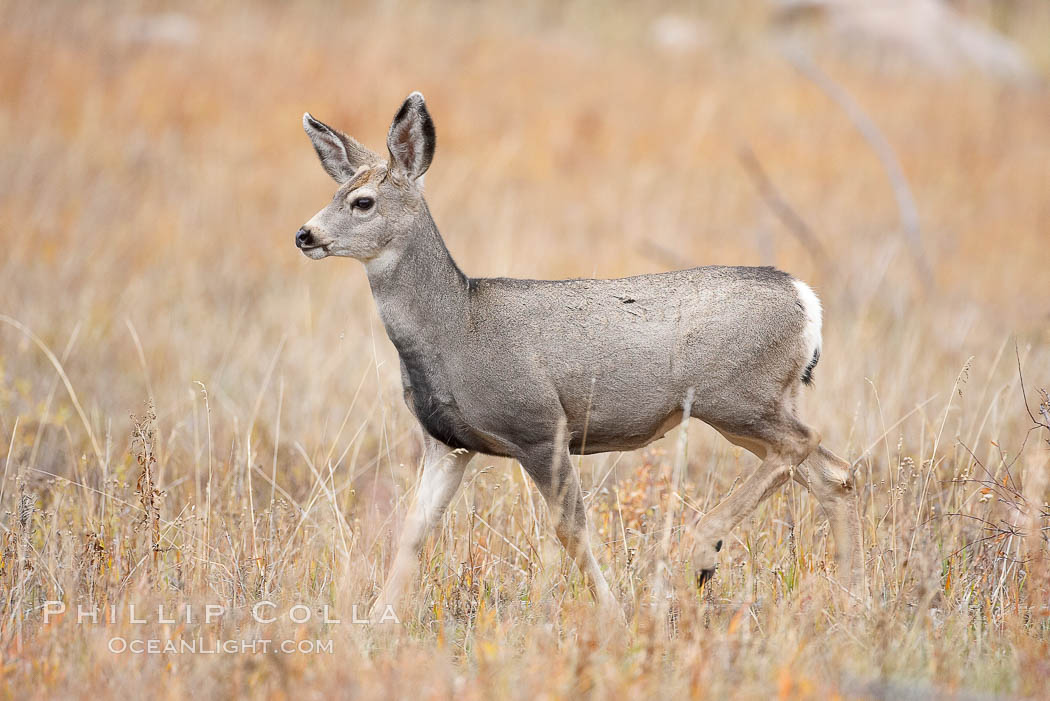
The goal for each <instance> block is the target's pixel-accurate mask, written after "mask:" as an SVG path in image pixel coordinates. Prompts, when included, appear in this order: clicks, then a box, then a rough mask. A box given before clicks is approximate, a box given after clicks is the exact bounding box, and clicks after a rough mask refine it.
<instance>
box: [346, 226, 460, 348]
mask: <svg viewBox="0 0 1050 701" xmlns="http://www.w3.org/2000/svg"><path fill="white" fill-rule="evenodd" d="M407 240H408V243H407V245H406V247H405V248H404V249H403V250H401V251H400V253H399V255H398V256H397V257H396V258H395V259H393V260H387V261H379V260H378V259H377V260H375V261H370V262H369V264H367V265H366V270H367V272H368V283H369V285H370V286H371V288H372V296H373V297H374V298H375V301H376V307H377V308H378V310H379V317H380V318H381V319H382V320H383V325H384V326H385V327H386V332H387V335H388V336H389V337H390V340H391V341H393V343H394V345H395V346H396V347H397V349H398V352H399V353H401V355H402V358H404V356H405V354H406V352H408V353H410V354H412V355H419V354H420V353H422V354H423V355H432V352H427V350H426V349H427V347H430V348H431V349H432V350H436V349H437V348H439V347H440V344H441V342H442V341H446V342H447V340H448V339H449V338H454V335H453V334H455V333H456V331H457V329H458V326H459V325H460V323H461V320H462V319H463V318H464V315H465V312H466V305H467V301H468V279H467V277H466V276H465V275H464V274H463V273H462V271H460V269H459V267H458V266H457V265H456V263H455V261H454V260H452V256H451V254H449V252H448V249H447V248H446V247H445V242H444V241H443V240H442V238H441V234H440V233H438V230H437V226H436V225H435V224H434V220H433V218H431V216H430V212H429V211H427V210H426V209H425V206H424V216H422V217H420V222H419V227H418V230H417V231H415V232H413V233H411V234H410V235H409V236H408V237H407Z"/></svg>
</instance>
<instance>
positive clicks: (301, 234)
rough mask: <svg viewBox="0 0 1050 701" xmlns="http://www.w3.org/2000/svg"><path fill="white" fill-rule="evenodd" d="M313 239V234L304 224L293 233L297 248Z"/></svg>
mask: <svg viewBox="0 0 1050 701" xmlns="http://www.w3.org/2000/svg"><path fill="white" fill-rule="evenodd" d="M312 240H313V234H311V233H310V231H309V230H308V229H307V228H306V227H305V226H304V227H301V228H300V229H299V231H297V232H296V234H295V245H296V246H298V247H299V248H302V247H303V246H309V245H310V242H311V241H312Z"/></svg>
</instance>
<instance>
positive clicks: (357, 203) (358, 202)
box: [351, 197, 376, 212]
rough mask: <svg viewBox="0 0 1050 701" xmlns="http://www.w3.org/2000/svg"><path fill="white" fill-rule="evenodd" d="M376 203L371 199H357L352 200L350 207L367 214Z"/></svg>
mask: <svg viewBox="0 0 1050 701" xmlns="http://www.w3.org/2000/svg"><path fill="white" fill-rule="evenodd" d="M375 203H376V201H375V200H374V199H373V198H371V197H358V198H357V199H355V200H354V202H353V204H352V205H351V206H352V207H353V208H354V209H360V210H361V211H362V212H367V211H368V210H370V209H372V207H374V206H375Z"/></svg>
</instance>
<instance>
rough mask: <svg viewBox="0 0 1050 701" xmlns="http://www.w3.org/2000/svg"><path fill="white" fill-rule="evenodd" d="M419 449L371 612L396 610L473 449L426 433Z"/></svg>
mask: <svg viewBox="0 0 1050 701" xmlns="http://www.w3.org/2000/svg"><path fill="white" fill-rule="evenodd" d="M423 449H424V458H423V474H422V476H421V477H420V480H419V488H418V489H417V490H416V498H415V500H414V501H413V503H412V508H411V510H410V511H409V514H408V518H407V519H406V521H405V525H404V527H403V530H402V531H401V539H400V542H399V544H398V548H397V555H396V556H395V557H394V564H393V567H392V568H391V570H390V574H389V576H388V577H387V580H386V584H385V585H383V590H382V591H381V592H380V593H379V597H378V598H377V599H376V601H375V603H374V604H373V605H372V611H373V613H378V614H382V613H383V612H385V611H386V608H387V606H393V607H394V610H395V611H396V610H397V606H398V604H399V603H400V601H401V598H402V596H403V595H404V592H405V588H406V586H407V585H408V583H409V581H410V580H411V578H412V576H413V574H414V573H415V571H416V567H417V563H418V558H419V552H420V550H422V548H423V543H424V542H425V541H426V538H427V535H428V534H429V533H430V531H431V530H433V528H434V526H435V525H437V523H438V522H439V521H440V520H441V517H442V516H443V515H444V514H445V509H447V508H448V505H449V502H451V501H452V497H453V496H455V494H456V490H458V489H459V485H460V483H461V482H462V481H463V472H464V470H465V469H466V467H467V463H469V462H470V459H471V458H473V457H474V453H472V452H465V451H454V450H453V449H452V448H450V447H448V446H447V445H445V444H444V443H442V442H440V441H438V440H437V439H435V438H433V437H431V436H430V435H429V434H426V433H424V435H423Z"/></svg>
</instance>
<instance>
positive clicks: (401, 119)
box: [386, 92, 437, 180]
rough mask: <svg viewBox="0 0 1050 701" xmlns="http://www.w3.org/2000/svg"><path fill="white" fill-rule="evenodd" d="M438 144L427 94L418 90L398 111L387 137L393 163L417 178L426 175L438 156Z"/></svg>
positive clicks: (412, 177) (411, 176)
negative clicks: (428, 107)
mask: <svg viewBox="0 0 1050 701" xmlns="http://www.w3.org/2000/svg"><path fill="white" fill-rule="evenodd" d="M436 143H437V141H436V139H435V136H434V121H433V120H432V119H431V118H430V113H429V112H427V106H426V103H425V102H423V94H422V93H419V92H414V93H412V94H411V95H409V96H408V98H407V99H406V100H405V102H404V104H402V105H401V109H399V110H398V111H397V115H396V116H395V117H394V121H393V123H391V125H390V133H389V134H387V137H386V146H387V148H388V149H390V161H391V164H392V165H393V166H395V167H396V168H398V169H400V170H401V171H402V172H404V173H405V174H406V175H408V177H409V178H411V179H413V180H415V179H417V178H419V177H422V175H423V173H426V172H427V168H429V167H430V161H431V160H432V159H433V158H434V146H435V144H436Z"/></svg>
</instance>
